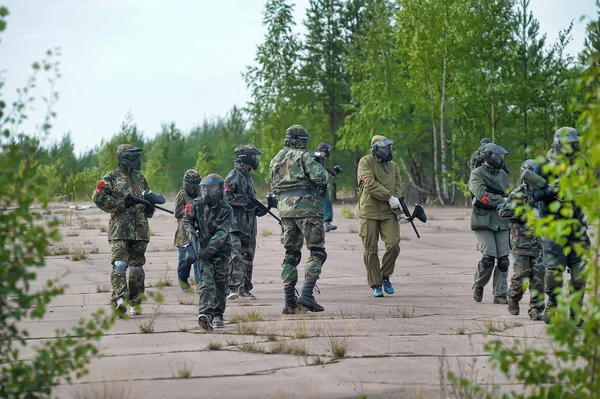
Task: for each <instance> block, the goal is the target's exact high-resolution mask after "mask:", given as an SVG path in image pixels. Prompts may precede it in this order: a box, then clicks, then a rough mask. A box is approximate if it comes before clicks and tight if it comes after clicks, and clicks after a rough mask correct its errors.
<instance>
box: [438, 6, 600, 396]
mask: <svg viewBox="0 0 600 399" xmlns="http://www.w3.org/2000/svg"><path fill="white" fill-rule="evenodd" d="M596 4H597V6H598V8H599V10H598V11H599V12H598V17H599V19H598V20H597V21H595V22H593V23H591V24H590V25H589V26H588V33H589V36H588V40H587V41H586V49H585V51H584V53H583V54H582V56H581V60H582V61H583V68H582V70H581V76H580V77H579V78H578V80H577V91H578V98H579V100H578V101H577V102H575V103H574V104H573V107H572V109H573V111H575V112H577V113H578V114H579V119H578V126H579V127H580V129H579V130H580V133H581V134H582V137H581V141H580V146H581V147H580V148H581V155H582V156H578V157H574V158H569V157H566V156H561V155H559V158H560V159H561V161H562V162H555V163H550V164H549V165H548V167H549V169H551V172H552V173H553V174H554V175H557V176H560V178H559V191H558V193H557V198H561V199H564V200H565V201H554V202H553V203H551V204H550V207H551V209H554V210H555V211H559V213H560V215H561V216H562V218H560V219H556V218H554V217H553V216H549V217H546V218H536V216H535V212H533V211H532V210H531V209H529V208H527V207H525V208H522V209H520V208H517V212H526V215H527V222H528V223H529V224H530V225H532V226H533V227H534V228H535V230H536V233H537V234H539V235H541V236H543V237H547V238H548V239H551V240H552V241H555V242H556V243H558V244H559V245H565V244H566V240H567V237H568V236H569V235H570V234H572V232H574V231H575V230H574V229H575V228H576V226H577V224H576V222H575V220H574V219H573V211H574V208H573V205H572V204H573V203H576V204H577V205H578V206H579V207H581V208H582V210H583V211H584V213H585V215H586V222H587V224H588V226H589V228H590V229H594V231H592V232H591V234H590V236H591V238H592V245H591V246H590V248H589V249H584V247H582V246H581V245H580V244H575V245H573V248H574V249H573V250H574V251H576V252H577V253H578V254H582V256H583V258H584V259H585V260H586V261H587V270H586V273H587V288H586V293H585V295H586V296H587V297H588V298H589V300H588V301H587V303H586V304H585V305H584V306H581V305H580V303H581V302H580V301H581V294H580V293H575V292H572V293H570V294H568V295H562V294H561V293H557V297H558V307H557V309H556V311H552V313H551V314H552V324H551V325H549V326H548V327H547V334H548V338H549V341H550V345H548V347H547V348H534V347H529V346H525V347H523V345H521V344H520V342H518V341H516V342H515V343H514V344H513V345H512V346H510V347H507V346H506V345H505V344H503V342H502V341H500V340H493V341H491V342H489V343H488V344H487V345H486V350H487V351H488V352H489V353H490V355H491V360H490V361H491V363H492V366H493V367H494V368H497V369H499V370H500V371H501V372H502V373H503V374H504V375H505V376H506V377H507V378H508V380H509V381H512V382H514V383H516V384H522V385H523V386H524V389H522V388H519V391H520V392H514V391H511V392H510V393H507V394H504V395H503V396H502V397H503V398H582V399H583V398H597V397H598V392H600V368H599V367H598V361H599V360H600V359H599V357H598V348H599V346H600V312H598V309H600V252H599V250H600V223H599V222H600V195H599V194H600V186H599V185H598V171H599V170H600V144H599V143H600V40H599V37H598V35H597V32H598V23H599V21H600V1H597V2H596ZM567 249H568V251H570V250H571V249H570V248H569V247H567ZM568 251H566V252H568ZM557 291H558V289H557ZM571 311H573V312H574V314H573V316H571V315H570V312H571ZM581 319H583V320H584V323H583V326H582V327H581V328H577V327H576V325H577V323H578V322H579V320H581ZM449 377H450V379H451V380H452V382H453V383H454V384H456V385H459V386H471V387H475V389H477V392H479V393H481V392H483V390H482V389H481V388H480V387H477V383H476V381H468V380H466V379H461V378H458V377H457V376H456V375H454V374H453V373H449ZM523 392H525V393H523ZM485 397H488V398H491V397H492V395H485ZM495 397H497V396H495Z"/></svg>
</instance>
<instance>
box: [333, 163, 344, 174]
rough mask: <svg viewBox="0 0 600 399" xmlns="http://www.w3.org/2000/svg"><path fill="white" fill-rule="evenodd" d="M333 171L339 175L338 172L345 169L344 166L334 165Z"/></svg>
mask: <svg viewBox="0 0 600 399" xmlns="http://www.w3.org/2000/svg"><path fill="white" fill-rule="evenodd" d="M333 171H334V172H335V174H336V175H337V174H338V173H342V172H343V171H344V169H342V167H341V166H340V165H333Z"/></svg>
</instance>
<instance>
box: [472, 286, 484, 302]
mask: <svg viewBox="0 0 600 399" xmlns="http://www.w3.org/2000/svg"><path fill="white" fill-rule="evenodd" d="M473 299H474V300H475V302H481V301H482V300H483V287H478V286H476V285H475V286H473Z"/></svg>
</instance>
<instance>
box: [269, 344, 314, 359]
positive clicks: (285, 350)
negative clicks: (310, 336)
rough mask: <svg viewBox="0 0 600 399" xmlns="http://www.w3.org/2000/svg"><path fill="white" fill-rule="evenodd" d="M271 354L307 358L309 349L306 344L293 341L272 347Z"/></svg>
mask: <svg viewBox="0 0 600 399" xmlns="http://www.w3.org/2000/svg"><path fill="white" fill-rule="evenodd" d="M269 353H272V354H284V355H295V356H306V355H308V349H307V348H306V345H304V344H300V343H295V342H291V341H279V342H277V343H276V344H275V345H273V346H272V347H271V350H270V351H269Z"/></svg>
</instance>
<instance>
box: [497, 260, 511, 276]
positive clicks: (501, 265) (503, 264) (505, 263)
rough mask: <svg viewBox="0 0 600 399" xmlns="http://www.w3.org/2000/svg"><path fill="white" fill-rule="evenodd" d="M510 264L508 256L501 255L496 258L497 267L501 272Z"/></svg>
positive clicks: (506, 269) (505, 270)
mask: <svg viewBox="0 0 600 399" xmlns="http://www.w3.org/2000/svg"><path fill="white" fill-rule="evenodd" d="M509 266H510V260H509V259H508V256H502V257H500V258H498V269H499V270H500V271H501V272H503V273H504V272H507V271H508V267H509Z"/></svg>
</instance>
